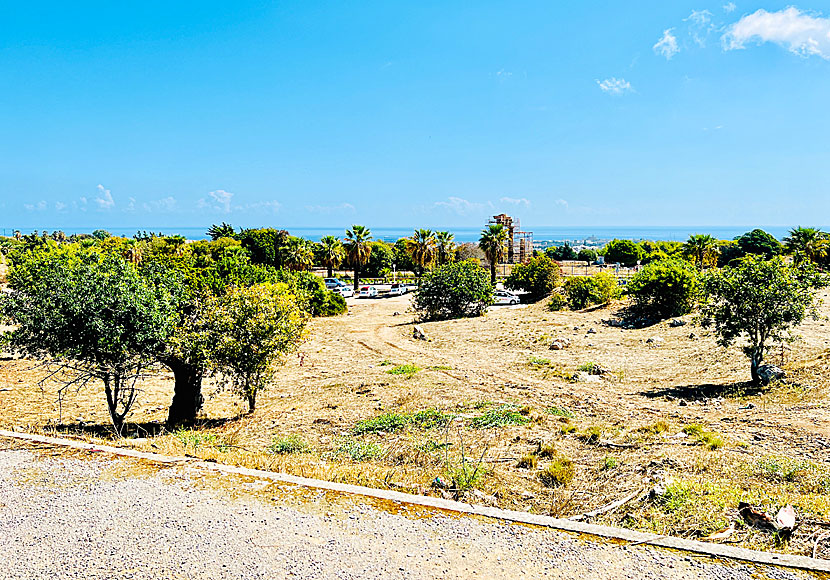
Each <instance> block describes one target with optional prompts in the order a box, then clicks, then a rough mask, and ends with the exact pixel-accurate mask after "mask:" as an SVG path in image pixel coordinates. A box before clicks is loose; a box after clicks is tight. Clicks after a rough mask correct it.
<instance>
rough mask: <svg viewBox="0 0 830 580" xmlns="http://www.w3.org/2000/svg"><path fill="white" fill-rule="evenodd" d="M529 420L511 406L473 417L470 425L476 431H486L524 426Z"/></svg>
mask: <svg viewBox="0 0 830 580" xmlns="http://www.w3.org/2000/svg"><path fill="white" fill-rule="evenodd" d="M528 421H529V419H528V418H527V417H525V416H524V415H522V414H521V413H520V412H519V411H518V410H516V409H515V408H513V407H511V406H508V405H506V406H503V407H498V408H496V409H490V410H489V411H487V412H486V413H484V414H483V415H479V416H478V417H473V418H472V419H471V420H470V425H472V426H473V427H475V428H476V429H488V428H490V427H504V426H507V425H524V424H525V423H527V422H528Z"/></svg>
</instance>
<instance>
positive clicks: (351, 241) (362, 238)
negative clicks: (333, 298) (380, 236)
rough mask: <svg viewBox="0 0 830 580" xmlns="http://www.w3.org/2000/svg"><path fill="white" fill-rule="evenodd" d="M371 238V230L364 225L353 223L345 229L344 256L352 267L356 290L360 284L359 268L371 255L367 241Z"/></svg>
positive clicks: (370, 247)
mask: <svg viewBox="0 0 830 580" xmlns="http://www.w3.org/2000/svg"><path fill="white" fill-rule="evenodd" d="M371 239H372V232H371V231H369V228H367V227H366V226H358V225H353V226H352V227H351V228H349V229H348V230H346V239H345V240H343V244H344V246H345V247H346V256H347V257H348V258H349V262H351V264H352V267H353V268H354V289H355V292H357V288H358V286H360V268H361V267H362V266H363V265H364V264H365V263H366V262H368V261H369V256H371V255H372V246H371V245H370V244H369V242H370V241H371Z"/></svg>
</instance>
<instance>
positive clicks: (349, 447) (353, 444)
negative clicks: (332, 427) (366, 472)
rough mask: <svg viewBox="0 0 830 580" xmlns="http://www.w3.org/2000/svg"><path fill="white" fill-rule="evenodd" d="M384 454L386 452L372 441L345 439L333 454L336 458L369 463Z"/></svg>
mask: <svg viewBox="0 0 830 580" xmlns="http://www.w3.org/2000/svg"><path fill="white" fill-rule="evenodd" d="M385 454H386V450H385V449H384V448H383V447H381V446H380V445H378V444H377V443H374V442H372V441H357V440H355V439H345V440H343V441H342V442H341V443H340V445H338V447H337V449H336V450H335V452H334V455H335V456H337V457H343V456H345V457H348V458H349V459H351V460H352V461H371V460H372V459H378V458H380V457H383V455H385Z"/></svg>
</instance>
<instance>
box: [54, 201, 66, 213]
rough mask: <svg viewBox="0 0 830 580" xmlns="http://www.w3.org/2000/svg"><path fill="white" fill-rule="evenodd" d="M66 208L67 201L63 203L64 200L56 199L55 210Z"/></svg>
mask: <svg viewBox="0 0 830 580" xmlns="http://www.w3.org/2000/svg"><path fill="white" fill-rule="evenodd" d="M65 209H66V204H65V203H63V202H62V201H56V202H55V210H56V211H63V210H65Z"/></svg>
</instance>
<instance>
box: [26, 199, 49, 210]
mask: <svg viewBox="0 0 830 580" xmlns="http://www.w3.org/2000/svg"><path fill="white" fill-rule="evenodd" d="M47 205H48V204H47V203H46V202H45V201H43V200H41V201H39V202H37V203H24V204H23V207H24V208H25V209H26V211H44V210H45V209H46V206H47Z"/></svg>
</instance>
